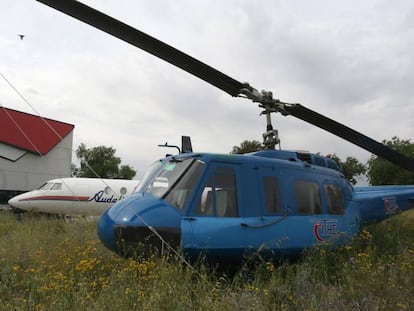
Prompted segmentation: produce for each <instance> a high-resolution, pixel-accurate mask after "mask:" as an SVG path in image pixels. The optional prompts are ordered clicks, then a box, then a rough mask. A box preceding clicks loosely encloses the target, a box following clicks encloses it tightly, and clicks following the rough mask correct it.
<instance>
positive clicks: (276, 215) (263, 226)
mask: <svg viewBox="0 0 414 311" xmlns="http://www.w3.org/2000/svg"><path fill="white" fill-rule="evenodd" d="M257 178H258V180H257V185H259V189H258V190H259V192H258V194H259V195H258V196H259V200H258V201H256V205H258V210H257V211H256V212H255V214H256V215H249V216H248V217H246V218H245V223H244V224H243V226H244V227H245V230H246V240H247V245H248V249H249V253H251V254H254V253H256V252H257V251H259V253H260V255H261V256H262V257H264V258H266V257H267V255H269V256H271V257H274V256H275V254H276V255H279V256H283V254H284V253H285V252H286V247H287V217H288V210H287V207H286V204H285V203H284V198H283V197H282V195H283V191H282V189H281V182H280V176H277V175H275V171H273V170H271V169H270V170H269V169H266V168H259V169H258V175H257Z"/></svg>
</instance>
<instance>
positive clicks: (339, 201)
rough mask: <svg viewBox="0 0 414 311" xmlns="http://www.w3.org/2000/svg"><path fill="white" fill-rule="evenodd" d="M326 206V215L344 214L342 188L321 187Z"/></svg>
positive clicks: (335, 186) (329, 185) (326, 185)
mask: <svg viewBox="0 0 414 311" xmlns="http://www.w3.org/2000/svg"><path fill="white" fill-rule="evenodd" d="M323 188H324V191H325V197H326V204H327V205H328V213H329V214H333V215H343V214H344V194H343V192H342V188H341V187H339V186H338V185H335V184H324V185H323Z"/></svg>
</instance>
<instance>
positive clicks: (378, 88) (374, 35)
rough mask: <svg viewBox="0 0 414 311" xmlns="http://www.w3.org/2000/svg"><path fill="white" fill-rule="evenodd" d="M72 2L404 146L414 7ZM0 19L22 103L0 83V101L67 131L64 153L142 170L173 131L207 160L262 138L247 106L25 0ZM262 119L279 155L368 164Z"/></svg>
mask: <svg viewBox="0 0 414 311" xmlns="http://www.w3.org/2000/svg"><path fill="white" fill-rule="evenodd" d="M83 2H84V3H85V4H87V5H90V6H92V7H94V8H95V9H98V10H101V11H103V12H104V13H106V14H108V15H111V16H113V17H115V18H117V19H120V20H122V21H123V22H126V23H128V24H130V25H131V26H133V27H135V28H137V29H139V30H141V31H144V32H146V33H148V34H150V35H151V36H154V37H156V38H158V39H160V40H162V41H164V42H166V43H168V44H170V45H172V46H174V47H176V48H178V49H179V50H181V51H183V52H185V53H188V54H190V55H191V56H193V57H195V58H197V59H199V60H201V61H203V62H205V63H207V64H209V65H210V66H212V67H214V68H216V69H218V70H220V71H222V72H223V73H225V74H227V75H229V76H231V77H233V78H235V79H236V80H238V81H241V82H246V81H247V82H250V84H251V85H253V86H254V87H255V88H257V89H259V90H262V89H266V90H269V91H272V92H273V94H274V97H276V98H279V99H280V100H282V101H285V102H295V103H296V102H298V103H301V104H302V105H304V106H306V107H308V108H310V109H312V110H315V111H317V112H319V113H322V114H324V115H326V116H328V117H330V118H333V119H334V120H336V121H338V122H341V123H343V124H345V125H347V126H349V127H352V128H354V129H355V130H357V131H359V132H361V133H363V134H365V135H368V136H370V137H372V138H373V139H375V140H378V141H382V140H383V139H391V138H392V137H393V136H398V137H399V138H401V139H411V140H413V139H414V137H413V136H414V2H413V1H408V0H407V1H402V0H401V1H400V0H396V1H368V0H365V1H331V0H329V1H328V0H326V1H322V0H321V1H316V0H315V1H309V0H303V1H299V0H297V1H295V0H289V1H276V0H271V1H270V0H269V1H265V0H261V1H241V0H240V1H231V0H227V1H221V0H220V1H219V0H217V1H213V0H208V1H207V0H206V1H203V0H198V1H194V0H192V1H190V0H185V1H177V0H174V1H173V0H151V1H149V0H148V1H144V0H141V1H133V0H118V1H114V0H112V1H110V0H88V1H83ZM0 20H1V22H0V73H1V74H2V75H3V76H4V77H6V78H7V79H8V80H9V82H10V83H12V84H13V86H14V87H15V88H16V89H17V90H18V92H20V93H21V94H22V95H23V96H24V97H25V99H26V100H27V101H28V102H29V103H30V106H29V105H28V104H27V103H26V102H25V101H23V100H22V99H21V98H20V97H19V95H18V94H17V93H16V91H15V90H13V88H12V87H10V86H9V84H8V83H7V82H6V81H5V80H4V79H3V78H2V77H0V105H2V106H4V107H8V108H12V109H16V110H20V111H24V112H27V113H32V114H37V113H39V114H40V115H42V116H43V117H46V118H52V119H56V120H59V121H63V122H67V123H71V124H74V125H75V131H74V145H73V149H76V148H77V147H78V146H79V144H80V143H82V142H83V143H85V144H86V146H87V147H95V146H99V145H105V146H112V147H114V148H116V149H117V155H118V156H119V157H121V159H122V160H123V163H124V164H129V165H131V166H133V167H134V168H135V169H137V170H138V175H142V173H143V172H144V170H145V169H146V167H147V166H148V165H149V164H151V163H152V162H153V161H155V160H156V159H158V158H161V157H162V156H163V155H164V154H165V153H166V152H168V150H166V149H163V148H159V147H157V144H163V143H165V142H168V143H170V144H180V142H181V135H190V136H191V137H192V142H193V148H194V149H195V150H196V151H207V152H220V153H229V152H230V151H231V150H232V147H233V146H234V145H239V144H240V143H241V142H242V141H243V140H246V139H248V140H253V139H255V140H259V141H262V133H263V132H264V130H265V118H264V117H263V116H259V114H260V109H259V108H258V107H257V104H254V103H252V102H250V101H248V100H244V99H240V98H232V97H231V96H229V95H228V94H226V93H224V92H223V91H221V90H219V89H217V88H215V87H214V86H211V85H209V84H207V83H206V82H204V81H202V80H199V79H198V78H195V77H193V76H192V75H190V74H188V73H186V72H184V71H182V70H180V69H177V68H175V67H173V66H172V65H170V64H167V63H165V62H164V61H162V60H159V59H157V58H156V57H154V56H152V55H149V54H147V53H146V52H143V51H141V50H139V49H137V48H135V47H133V46H130V45H129V44H127V43H124V42H122V41H120V40H119V39H116V38H113V37H111V36H110V35H107V34H105V33H103V32H101V31H99V30H96V29H95V28H92V27H91V26H89V25H86V24H84V23H82V22H79V21H77V20H75V19H73V18H71V17H68V16H65V15H64V14H62V13H60V12H58V11H55V10H54V9H51V8H49V7H47V6H45V5H43V4H41V3H38V2H36V1H34V0H19V1H15V0H2V1H1V2H0ZM18 34H24V39H23V40H21V39H20V38H19V36H18ZM32 107H33V108H34V109H35V110H36V112H35V111H33V109H32ZM273 124H274V127H276V128H277V129H278V130H279V135H280V138H281V141H282V148H283V149H291V150H297V149H300V150H308V151H311V152H321V153H322V154H329V153H336V154H337V155H338V156H339V157H340V158H343V159H344V158H346V157H347V156H353V157H356V158H357V159H359V160H360V161H361V162H365V161H366V160H367V159H368V158H369V157H370V153H369V152H367V151H364V150H362V149H360V148H359V147H356V146H354V145H352V144H350V143H348V142H346V141H344V140H342V139H340V138H338V137H335V136H334V135H332V134H329V133H327V132H325V131H324V130H321V129H318V128H317V127H314V126H312V125H309V124H307V123H305V122H303V121H301V120H298V119H295V118H294V117H283V116H281V115H275V116H273ZM73 160H75V155H73Z"/></svg>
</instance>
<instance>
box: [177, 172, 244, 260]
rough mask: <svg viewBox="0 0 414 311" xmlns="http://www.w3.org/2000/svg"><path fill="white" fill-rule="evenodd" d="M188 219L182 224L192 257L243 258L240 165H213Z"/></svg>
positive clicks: (183, 240) (186, 244)
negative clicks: (239, 185) (238, 186)
mask: <svg viewBox="0 0 414 311" xmlns="http://www.w3.org/2000/svg"><path fill="white" fill-rule="evenodd" d="M200 188H201V189H199V193H198V197H197V198H196V200H195V204H194V206H193V207H192V209H191V210H190V211H189V215H188V216H187V217H184V218H183V220H182V222H181V230H182V247H183V249H184V251H185V252H186V253H187V254H189V255H190V256H191V257H198V256H199V255H202V254H206V255H208V257H209V258H211V259H213V260H214V259H215V258H218V259H220V261H222V262H223V261H226V260H228V261H229V262H231V261H232V260H233V259H234V258H240V255H241V253H242V252H243V249H244V247H245V238H244V235H243V228H242V226H241V225H240V222H241V221H240V217H239V193H238V190H239V189H238V188H237V165H231V164H213V165H212V167H210V172H209V176H208V177H207V179H206V180H205V182H204V183H203V184H202V186H201V187H200Z"/></svg>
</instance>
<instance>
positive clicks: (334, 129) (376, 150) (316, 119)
mask: <svg viewBox="0 0 414 311" xmlns="http://www.w3.org/2000/svg"><path fill="white" fill-rule="evenodd" d="M284 110H285V111H286V112H288V114H290V115H292V116H294V117H296V118H299V119H301V120H303V121H306V122H309V123H310V124H313V125H316V126H317V127H320V128H322V129H324V130H326V131H328V132H330V133H332V134H334V135H337V136H339V137H341V138H343V139H345V140H347V141H349V142H351V143H353V144H355V145H357V146H359V147H361V148H363V149H365V150H368V151H370V152H372V153H373V154H375V155H377V156H379V157H381V158H384V159H386V160H388V161H390V162H392V163H394V164H395V165H397V166H400V167H403V168H405V169H408V170H410V171H414V160H412V159H409V158H408V157H406V156H404V155H402V154H400V153H398V152H397V151H395V150H393V149H391V148H389V147H387V146H385V145H383V144H381V143H379V142H377V141H375V140H373V139H371V138H369V137H368V136H365V135H363V134H361V133H358V132H357V131H355V130H353V129H351V128H349V127H347V126H345V125H343V124H341V123H338V122H336V121H334V120H332V119H329V118H327V117H325V116H323V115H321V114H319V113H317V112H315V111H313V110H310V109H308V108H306V107H304V106H302V105H300V104H286V105H285V106H284Z"/></svg>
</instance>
